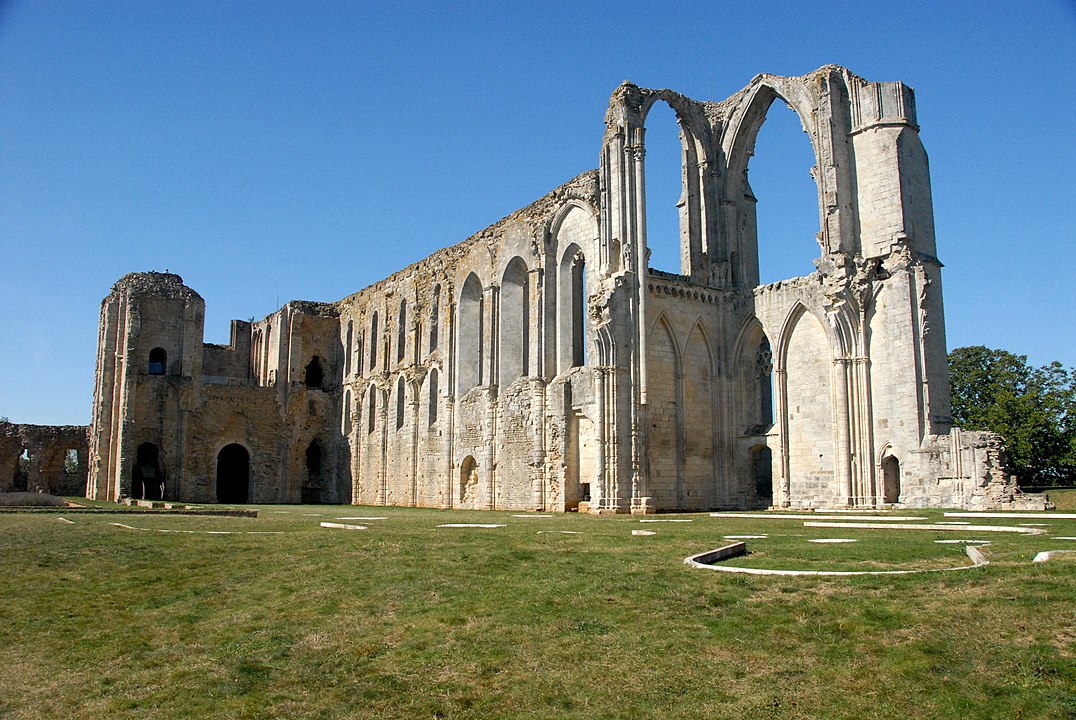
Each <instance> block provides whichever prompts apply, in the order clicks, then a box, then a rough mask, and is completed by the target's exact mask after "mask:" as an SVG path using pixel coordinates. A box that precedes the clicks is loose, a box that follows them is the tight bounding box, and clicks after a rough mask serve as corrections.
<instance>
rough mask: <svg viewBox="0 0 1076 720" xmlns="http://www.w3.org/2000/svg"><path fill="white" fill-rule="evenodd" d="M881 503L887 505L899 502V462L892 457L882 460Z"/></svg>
mask: <svg viewBox="0 0 1076 720" xmlns="http://www.w3.org/2000/svg"><path fill="white" fill-rule="evenodd" d="M882 479H883V483H884V498H883V501H884V502H885V503H886V504H887V505H892V504H894V503H898V502H900V460H898V459H896V458H895V457H893V456H892V455H887V456H885V457H884V458H882Z"/></svg>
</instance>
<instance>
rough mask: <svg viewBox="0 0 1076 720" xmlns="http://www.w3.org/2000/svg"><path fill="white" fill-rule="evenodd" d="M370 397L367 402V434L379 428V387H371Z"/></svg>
mask: <svg viewBox="0 0 1076 720" xmlns="http://www.w3.org/2000/svg"><path fill="white" fill-rule="evenodd" d="M369 393H370V396H369V398H367V402H366V433H367V434H370V433H373V431H374V428H375V427H377V387H376V386H374V385H371V386H370V390H369Z"/></svg>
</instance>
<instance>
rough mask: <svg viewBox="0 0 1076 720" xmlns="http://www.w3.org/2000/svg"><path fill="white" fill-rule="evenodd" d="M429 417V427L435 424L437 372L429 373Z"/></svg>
mask: <svg viewBox="0 0 1076 720" xmlns="http://www.w3.org/2000/svg"><path fill="white" fill-rule="evenodd" d="M429 382H430V417H429V425H430V426H431V427H432V426H433V424H434V423H436V422H437V370H436V369H433V370H431V371H430V380H429Z"/></svg>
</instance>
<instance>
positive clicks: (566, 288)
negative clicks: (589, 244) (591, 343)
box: [557, 243, 587, 372]
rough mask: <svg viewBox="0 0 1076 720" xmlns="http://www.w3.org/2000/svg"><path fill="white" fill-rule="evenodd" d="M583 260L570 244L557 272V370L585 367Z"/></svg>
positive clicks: (585, 285)
mask: <svg viewBox="0 0 1076 720" xmlns="http://www.w3.org/2000/svg"><path fill="white" fill-rule="evenodd" d="M586 277H587V273H586V258H585V257H584V255H583V251H582V250H580V249H579V246H578V245H576V244H575V243H572V244H571V245H569V246H568V247H567V248H565V250H564V254H563V255H561V259H560V265H559V266H558V269H557V369H558V372H564V371H565V370H568V369H569V368H572V367H579V366H582V365H586V353H587V349H586V345H587V343H586V339H587V338H586V326H587V322H586V320H587V318H586V308H587V281H586Z"/></svg>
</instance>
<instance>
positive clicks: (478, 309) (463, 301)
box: [456, 273, 485, 395]
mask: <svg viewBox="0 0 1076 720" xmlns="http://www.w3.org/2000/svg"><path fill="white" fill-rule="evenodd" d="M483 310H484V308H483V298H482V284H481V283H480V282H479V281H478V277H477V276H475V274H474V273H471V274H470V275H468V276H467V281H466V282H464V283H463V291H462V292H461V293H460V304H459V319H460V321H459V324H458V326H457V327H458V330H457V332H458V333H459V340H458V343H457V345H458V353H459V356H458V360H457V363H456V364H457V367H458V371H457V373H458V374H457V378H458V385H459V394H460V395H462V394H463V393H466V392H467V391H468V390H470V389H471V388H473V387H475V386H477V385H481V384H482V359H483V357H484V356H485V352H484V347H483V344H484V343H483V335H484V331H485V327H484V325H483V321H484V317H483V316H484V315H485V313H484V312H483Z"/></svg>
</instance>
